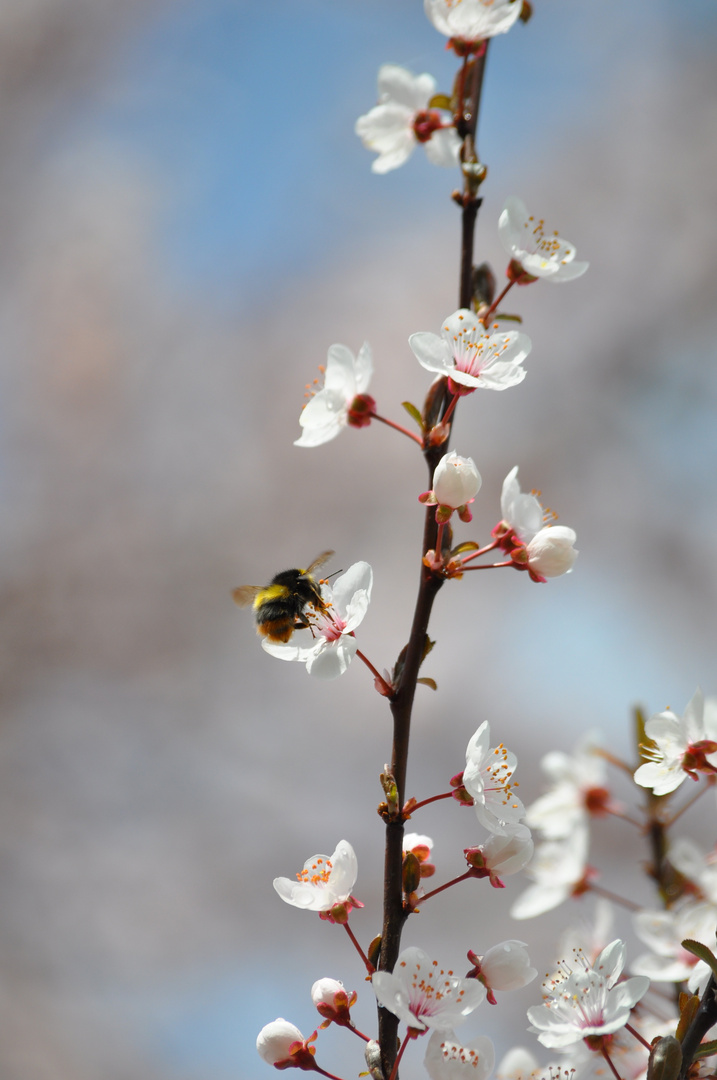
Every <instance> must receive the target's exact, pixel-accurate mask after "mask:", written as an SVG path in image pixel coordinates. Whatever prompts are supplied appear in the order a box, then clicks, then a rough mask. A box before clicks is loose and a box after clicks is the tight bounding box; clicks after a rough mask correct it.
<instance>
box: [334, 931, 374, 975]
mask: <svg viewBox="0 0 717 1080" xmlns="http://www.w3.org/2000/svg"><path fill="white" fill-rule="evenodd" d="M341 925H342V926H343V928H344V930H345V931H346V933H347V934H348V936H349V937H350V938H351V940H352V942H353V944H354V948H355V949H356V952H357V953H358V954H359V956H360V957H361V959H362V960H363V963H364V967H365V968H366V970H367V971H368V973H369V975H373V973H374V971H375V970H376V968H375V967H374V966H373V964H372V963H371V961H370V960H369V958H368V957H367V956H366V953H365V952H364V951H363V949H362V948H361V946H360V945H359V943H358V941H357V940H356V935H355V934H354V932H353V930H352V929H351V927H350V926H349V924H348V923H347V922H345V923H342V924H341Z"/></svg>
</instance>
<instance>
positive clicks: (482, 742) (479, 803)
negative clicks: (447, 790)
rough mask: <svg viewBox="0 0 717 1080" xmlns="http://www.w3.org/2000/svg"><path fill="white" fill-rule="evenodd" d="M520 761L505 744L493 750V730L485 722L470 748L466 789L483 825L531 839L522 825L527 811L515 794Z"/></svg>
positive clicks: (490, 828)
mask: <svg viewBox="0 0 717 1080" xmlns="http://www.w3.org/2000/svg"><path fill="white" fill-rule="evenodd" d="M517 764H518V759H517V758H516V756H515V754H513V753H511V751H510V750H506V748H505V747H504V746H503V744H502V743H501V744H500V745H499V746H494V747H491V746H490V726H489V724H488V721H487V720H484V721H483V723H482V724H481V726H480V727H479V728H478V730H477V731H476V733H475V734H474V735H473V737H472V738H471V740H470V742H469V743H468V746H467V748H466V767H465V769H464V771H463V786H464V787H465V789H466V791H467V792H468V794H469V795H471V796H472V798H473V803H474V806H475V810H476V814H477V815H478V820H479V821H480V823H481V824H482V825H483V826H484V827H485V828H486V829H488V830H489V832H492V833H498V834H499V835H501V836H511V835H516V834H517V835H519V836H522V837H527V836H528V835H529V830H528V828H527V827H526V826H525V825H521V824H520V819H521V818H523V817H524V816H525V808H524V806H523V804H522V802H521V801H520V799H519V798H518V796H517V795H516V794H515V790H514V789H515V786H516V785H515V781H514V780H513V773H514V772H515V769H516V766H517Z"/></svg>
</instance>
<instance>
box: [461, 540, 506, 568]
mask: <svg viewBox="0 0 717 1080" xmlns="http://www.w3.org/2000/svg"><path fill="white" fill-rule="evenodd" d="M498 544H499V541H498V540H494V541H493V543H492V544H486V546H485V547H482V548H478V550H477V551H472V552H471V553H470V555H466V557H465V558H463V556H461V565H462V566H465V564H466V563H467V562H470V561H471V559H479V558H480V556H481V555H487V554H488V552H489V551H495V549H496V548H497V547H498Z"/></svg>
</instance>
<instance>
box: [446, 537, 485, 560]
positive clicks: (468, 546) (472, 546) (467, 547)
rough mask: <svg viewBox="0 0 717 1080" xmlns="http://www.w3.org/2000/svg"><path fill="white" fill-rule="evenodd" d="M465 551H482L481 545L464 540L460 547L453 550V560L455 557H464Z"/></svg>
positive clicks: (473, 541)
mask: <svg viewBox="0 0 717 1080" xmlns="http://www.w3.org/2000/svg"><path fill="white" fill-rule="evenodd" d="M464 551H480V544H476V542H475V540H464V542H463V543H462V544H459V545H458V547H454V548H453V551H452V552H451V558H453V556H455V555H462V554H463V552H464Z"/></svg>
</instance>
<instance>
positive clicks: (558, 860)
mask: <svg viewBox="0 0 717 1080" xmlns="http://www.w3.org/2000/svg"><path fill="white" fill-rule="evenodd" d="M588 841H589V833H588V830H587V828H586V827H585V826H584V825H578V826H576V827H575V828H574V829H573V831H572V833H571V834H570V836H568V837H566V838H565V839H564V840H548V841H547V842H546V843H544V844H540V845H539V846H538V847H537V848H536V849H535V854H534V856H533V859H532V861H531V863H530V866H529V867H528V870H527V873H528V875H529V876H530V877H532V879H533V884H532V885H529V886H528V888H527V889H526V890H525V892H524V893H522V894H521V895H520V896H519V897H518V899H517V900H516V901H515V903H514V904H513V907H512V908H511V909H510V914H511V916H512V917H513V918H514V919H532V918H533V917H534V916H535V915H542V914H543V913H544V912H546V911H551V910H552V909H553V908H555V907H558V905H559V904H562V903H563V901H564V900H567V899H568V897H569V896H572V894H573V892H574V891H575V889H576V888H577V887H578V886H579V885H580V884H581V883H582V881H583V879H584V877H585V871H586V860H587V853H588Z"/></svg>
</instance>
